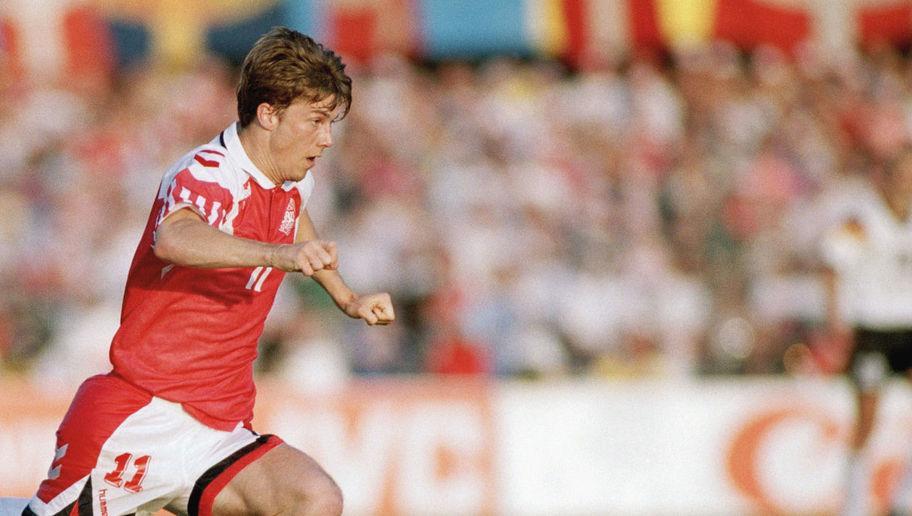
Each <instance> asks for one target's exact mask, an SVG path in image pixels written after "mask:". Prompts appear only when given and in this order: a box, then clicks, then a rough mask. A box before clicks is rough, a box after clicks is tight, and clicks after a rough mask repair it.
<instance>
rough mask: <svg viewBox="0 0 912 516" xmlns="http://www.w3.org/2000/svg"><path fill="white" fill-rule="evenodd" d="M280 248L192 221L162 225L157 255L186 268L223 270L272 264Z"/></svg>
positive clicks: (157, 241)
mask: <svg viewBox="0 0 912 516" xmlns="http://www.w3.org/2000/svg"><path fill="white" fill-rule="evenodd" d="M278 247H279V246H277V245H275V244H267V243H264V242H257V241H255V240H249V239H246V238H240V237H235V236H232V235H229V234H227V233H223V232H222V231H219V230H218V229H215V228H213V227H212V226H209V225H208V224H206V223H204V222H202V221H200V220H196V219H193V218H184V219H181V220H175V221H173V222H170V223H168V224H164V225H162V227H160V228H159V231H158V233H157V234H156V241H155V247H154V252H155V256H157V257H158V258H159V259H161V260H163V261H166V262H169V263H173V264H175V265H181V266H185V267H199V268H222V267H258V266H261V265H263V266H271V265H273V263H272V262H273V261H274V256H275V253H276V251H277V249H278Z"/></svg>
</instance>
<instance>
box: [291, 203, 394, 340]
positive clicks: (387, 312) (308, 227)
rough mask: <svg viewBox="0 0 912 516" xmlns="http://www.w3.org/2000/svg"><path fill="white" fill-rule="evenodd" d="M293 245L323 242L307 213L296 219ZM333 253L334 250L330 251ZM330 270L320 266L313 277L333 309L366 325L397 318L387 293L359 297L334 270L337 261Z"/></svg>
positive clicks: (304, 212) (383, 322) (378, 323)
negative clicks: (294, 243)
mask: <svg viewBox="0 0 912 516" xmlns="http://www.w3.org/2000/svg"><path fill="white" fill-rule="evenodd" d="M295 242H322V240H320V237H319V236H318V235H317V230H316V228H314V225H313V221H311V219H310V215H308V213H307V210H306V209H305V210H304V211H303V213H301V218H300V219H299V220H298V233H297V235H296V236H295ZM333 249H334V250H335V247H334V248H333ZM332 265H333V266H332V267H323V268H322V269H320V270H318V271H316V272H315V273H314V274H313V275H312V277H313V279H315V280H316V281H317V283H319V284H320V286H322V287H323V289H324V290H325V291H326V293H328V294H329V296H330V297H331V298H332V300H333V302H335V303H336V306H338V307H339V309H340V310H342V311H343V312H344V313H345V314H346V315H348V316H349V317H352V318H354V319H362V320H364V322H366V323H367V324H369V325H371V326H373V325H385V324H389V323H391V322H393V321H394V320H395V319H396V314H395V312H394V310H393V303H392V300H391V299H390V295H389V294H387V293H386V292H381V293H377V294H366V295H358V294H356V293H355V292H354V291H352V289H351V288H349V287H348V285H346V284H345V281H344V280H343V279H342V276H341V275H340V274H339V271H338V270H337V265H338V263H337V262H333V264H332Z"/></svg>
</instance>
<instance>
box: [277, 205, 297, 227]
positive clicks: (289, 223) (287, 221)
mask: <svg viewBox="0 0 912 516" xmlns="http://www.w3.org/2000/svg"><path fill="white" fill-rule="evenodd" d="M295 211H296V210H295V201H294V199H288V207H287V208H285V216H283V217H282V225H281V226H279V232H281V233H283V234H285V235H290V234H291V230H292V229H294V224H295Z"/></svg>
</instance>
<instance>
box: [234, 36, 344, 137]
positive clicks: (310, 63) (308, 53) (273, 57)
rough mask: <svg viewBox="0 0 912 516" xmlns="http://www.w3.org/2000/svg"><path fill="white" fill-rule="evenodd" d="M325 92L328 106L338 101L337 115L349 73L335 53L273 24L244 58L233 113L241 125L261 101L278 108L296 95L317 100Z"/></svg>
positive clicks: (293, 99) (249, 118)
mask: <svg viewBox="0 0 912 516" xmlns="http://www.w3.org/2000/svg"><path fill="white" fill-rule="evenodd" d="M329 97H332V98H333V103H332V105H331V106H330V108H331V109H335V108H336V107H338V106H342V112H341V115H340V116H339V118H343V117H344V116H345V115H346V114H348V109H349V107H350V106H351V78H350V77H349V76H348V75H346V74H345V64H344V63H342V60H341V59H340V58H339V56H337V55H336V54H335V53H334V52H333V51H332V50H329V49H328V48H326V47H324V46H323V45H321V44H319V43H317V42H316V41H314V40H313V39H312V38H310V37H309V36H305V35H304V34H301V33H300V32H298V31H296V30H292V29H289V28H287V27H276V28H274V29H272V30H270V31H269V32H267V33H266V34H265V35H263V36H262V37H261V38H260V39H259V40H258V41H257V42H256V44H254V45H253V48H252V49H251V50H250V52H249V53H248V54H247V57H245V58H244V64H243V65H242V66H241V79H240V81H239V82H238V87H237V103H238V119H239V120H240V122H241V127H246V126H247V125H248V124H250V122H252V121H253V120H254V119H255V118H256V111H257V106H259V105H260V104H262V103H264V102H265V103H267V104H270V105H271V106H273V107H275V108H277V109H278V110H279V111H281V110H283V109H285V108H287V107H288V106H289V105H290V104H291V103H292V102H294V101H295V100H297V99H299V98H300V99H303V100H306V101H308V102H318V101H321V100H324V99H327V98H329Z"/></svg>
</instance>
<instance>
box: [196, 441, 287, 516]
mask: <svg viewBox="0 0 912 516" xmlns="http://www.w3.org/2000/svg"><path fill="white" fill-rule="evenodd" d="M262 438H265V440H264V441H262V442H255V443H253V444H259V446H257V447H256V448H254V449H252V450H250V451H249V452H248V453H246V454H244V455H243V456H241V457H239V458H237V459H236V460H235V461H234V462H232V463H231V464H229V465H228V466H227V467H226V468H225V469H223V470H222V471H221V472H220V473H218V476H216V477H215V478H213V479H212V480H211V481H210V482H209V484H208V485H207V486H206V487H205V488H204V489H203V492H202V494H201V496H200V499H199V512H198V513H197V514H199V516H212V505H213V504H214V503H215V497H216V496H218V494H219V493H221V492H222V490H223V489H225V486H227V485H228V483H229V482H231V480H232V479H234V477H235V476H236V475H237V474H238V473H240V472H241V470H243V469H244V468H245V467H247V466H248V465H249V464H251V463H252V462H253V461H255V460H257V459H259V458H260V457H262V456H263V455H265V454H266V452H268V451H269V450H271V449H273V448H275V447H276V446H278V445H280V444H282V443H283V442H284V441H282V439H280V438H278V437H276V436H274V435H269V436H265V435H264V436H262V437H261V439H262ZM191 510H192V509H191Z"/></svg>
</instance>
